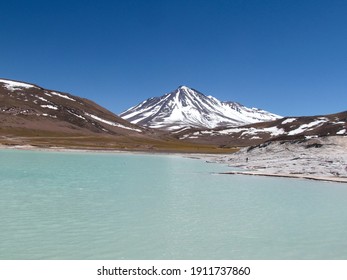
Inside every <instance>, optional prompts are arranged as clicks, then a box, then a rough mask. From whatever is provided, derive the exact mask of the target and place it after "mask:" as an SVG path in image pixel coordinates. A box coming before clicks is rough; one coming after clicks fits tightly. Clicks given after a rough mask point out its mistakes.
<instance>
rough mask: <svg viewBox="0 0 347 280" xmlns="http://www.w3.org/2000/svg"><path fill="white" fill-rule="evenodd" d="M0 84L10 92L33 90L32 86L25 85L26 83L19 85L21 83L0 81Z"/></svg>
mask: <svg viewBox="0 0 347 280" xmlns="http://www.w3.org/2000/svg"><path fill="white" fill-rule="evenodd" d="M0 83H3V84H4V85H3V87H5V88H6V89H8V90H10V91H15V90H22V89H28V88H34V87H35V86H34V85H31V84H27V83H21V82H16V81H11V80H3V79H0Z"/></svg>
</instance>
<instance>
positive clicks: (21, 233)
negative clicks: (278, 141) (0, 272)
mask: <svg viewBox="0 0 347 280" xmlns="http://www.w3.org/2000/svg"><path fill="white" fill-rule="evenodd" d="M225 170H227V167H226V166H223V165H218V164H208V163H205V162H204V161H200V160H194V159H186V158H182V157H179V156H164V155H155V156H154V155H131V154H97V153H95V154H93V153H63V152H59V153H54V152H37V151H14V150H0V259H347V238H346V236H347V184H334V183H324V182H316V181H307V180H295V179H279V178H267V177H264V178H263V177H252V176H250V177H249V176H241V175H218V172H221V171H225Z"/></svg>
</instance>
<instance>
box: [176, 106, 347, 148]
mask: <svg viewBox="0 0 347 280" xmlns="http://www.w3.org/2000/svg"><path fill="white" fill-rule="evenodd" d="M175 135H176V137H178V138H179V139H181V140H185V141H191V142H195V143H200V144H201V143H215V144H216V145H221V146H251V145H258V144H260V143H263V142H265V141H276V140H277V141H291V140H305V139H311V138H314V139H315V138H320V137H325V136H346V135H347V111H346V112H341V113H337V114H331V115H320V116H306V117H286V118H282V119H278V120H275V121H270V122H262V123H255V124H249V125H246V126H239V127H224V128H217V129H206V130H197V129H195V130H190V131H188V130H187V131H182V132H178V133H176V134H175Z"/></svg>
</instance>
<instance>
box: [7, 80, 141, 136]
mask: <svg viewBox="0 0 347 280" xmlns="http://www.w3.org/2000/svg"><path fill="white" fill-rule="evenodd" d="M0 115H1V120H3V121H2V127H5V126H8V127H9V126H11V127H22V126H23V124H25V125H26V126H27V127H28V128H30V127H35V126H37V127H38V128H41V129H44V130H51V131H62V132H73V133H76V132H81V133H89V132H93V133H107V134H117V133H122V134H128V133H141V132H142V129H141V128H140V127H138V126H136V125H134V124H131V123H129V122H127V121H125V120H124V119H122V118H120V117H118V116H116V115H115V114H113V113H111V112H110V111H108V110H106V109H105V108H102V107H101V106H99V105H97V104H95V103H94V102H92V101H90V100H87V99H84V98H80V97H77V96H73V95H71V94H68V93H63V92H58V91H52V90H47V89H44V88H42V87H40V86H37V85H34V84H30V83H24V82H18V81H13V80H7V79H0ZM5 120H6V121H5Z"/></svg>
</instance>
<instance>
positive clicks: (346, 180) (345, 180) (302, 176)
mask: <svg viewBox="0 0 347 280" xmlns="http://www.w3.org/2000/svg"><path fill="white" fill-rule="evenodd" d="M220 174H224V175H246V176H263V177H278V178H289V179H305V180H314V181H324V182H332V183H345V184H346V183H347V178H339V177H321V176H314V175H305V174H281V173H278V174H276V173H264V172H258V171H253V172H252V171H228V172H222V173H220Z"/></svg>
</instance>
